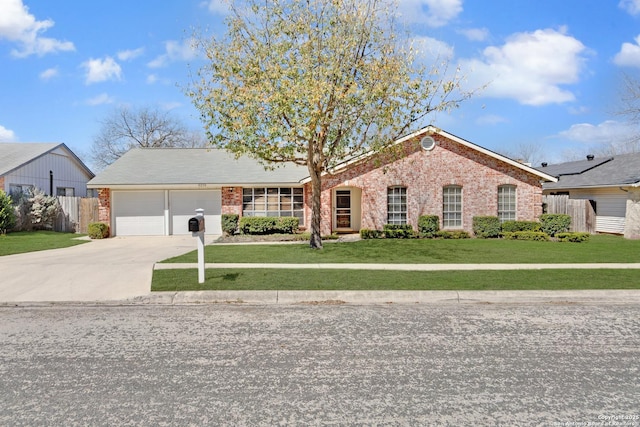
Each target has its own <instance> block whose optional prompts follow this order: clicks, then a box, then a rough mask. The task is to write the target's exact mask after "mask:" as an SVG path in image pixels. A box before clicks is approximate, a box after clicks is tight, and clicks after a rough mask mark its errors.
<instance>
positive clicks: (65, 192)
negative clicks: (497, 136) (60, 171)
mask: <svg viewBox="0 0 640 427" xmlns="http://www.w3.org/2000/svg"><path fill="white" fill-rule="evenodd" d="M56 196H75V190H74V188H73V187H57V188H56Z"/></svg>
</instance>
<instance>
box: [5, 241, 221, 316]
mask: <svg viewBox="0 0 640 427" xmlns="http://www.w3.org/2000/svg"><path fill="white" fill-rule="evenodd" d="M208 240H209V239H208ZM194 249H196V239H194V238H193V237H191V236H162V237H156V236H154V237H116V238H111V239H104V240H92V241H90V242H89V243H84V244H82V245H77V246H73V247H70V248H64V249H54V250H47V251H38V252H31V253H26V254H17V255H8V256H2V257H0V303H11V302H53V301H116V300H125V299H130V298H134V297H137V296H141V295H147V294H148V293H149V292H150V289H151V277H152V274H153V265H154V263H155V262H157V261H161V260H163V259H166V258H169V257H172V256H177V255H181V254H183V253H186V252H189V251H191V250H194Z"/></svg>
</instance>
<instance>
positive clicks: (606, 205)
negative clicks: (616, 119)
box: [538, 153, 640, 239]
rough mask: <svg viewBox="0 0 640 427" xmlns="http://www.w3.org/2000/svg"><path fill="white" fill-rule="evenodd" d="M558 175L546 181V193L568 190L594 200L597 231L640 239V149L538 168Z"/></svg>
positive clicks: (551, 193) (582, 197)
mask: <svg viewBox="0 0 640 427" xmlns="http://www.w3.org/2000/svg"><path fill="white" fill-rule="evenodd" d="M538 170H540V171H544V172H546V173H548V174H549V175H553V176H555V177H557V178H558V181H557V182H547V183H545V184H544V185H543V190H544V194H550V195H553V194H566V195H568V196H569V198H571V199H584V200H590V201H591V205H592V206H593V207H594V210H595V214H596V232H601V233H615V234H624V236H625V237H627V238H630V239H640V153H635V154H624V155H616V156H613V157H602V158H595V157H594V156H587V160H581V161H576V162H567V163H560V164H557V165H545V166H543V167H540V168H538Z"/></svg>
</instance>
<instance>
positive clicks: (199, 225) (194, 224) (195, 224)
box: [189, 216, 204, 233]
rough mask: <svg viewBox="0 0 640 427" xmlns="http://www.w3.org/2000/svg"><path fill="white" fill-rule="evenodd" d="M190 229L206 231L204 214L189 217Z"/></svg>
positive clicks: (196, 231)
mask: <svg viewBox="0 0 640 427" xmlns="http://www.w3.org/2000/svg"><path fill="white" fill-rule="evenodd" d="M189 231H190V232H192V233H198V232H200V231H204V216H194V217H193V218H189Z"/></svg>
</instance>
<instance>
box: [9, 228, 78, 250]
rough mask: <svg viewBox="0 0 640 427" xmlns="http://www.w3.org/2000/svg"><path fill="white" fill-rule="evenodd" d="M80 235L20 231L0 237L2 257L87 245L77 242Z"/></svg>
mask: <svg viewBox="0 0 640 427" xmlns="http://www.w3.org/2000/svg"><path fill="white" fill-rule="evenodd" d="M77 237H81V235H80V234H74V233H57V232H55V231H20V232H16V233H8V234H6V235H0V256H3V255H13V254H21V253H25V252H35V251H44V250H46V249H59V248H67V247H69V246H75V245H80V244H82V243H86V242H87V241H86V240H77V239H76V238H77Z"/></svg>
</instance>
